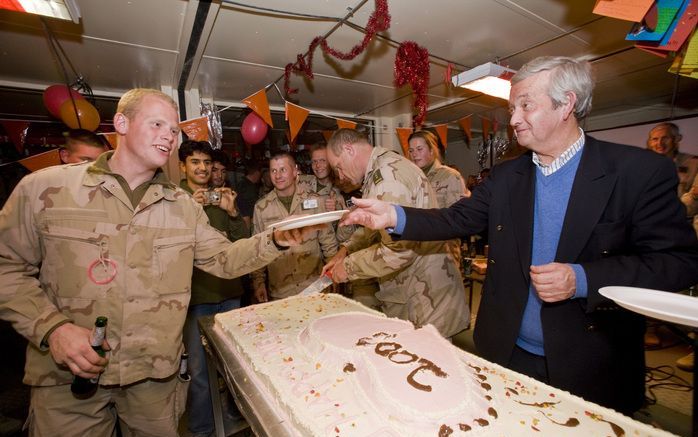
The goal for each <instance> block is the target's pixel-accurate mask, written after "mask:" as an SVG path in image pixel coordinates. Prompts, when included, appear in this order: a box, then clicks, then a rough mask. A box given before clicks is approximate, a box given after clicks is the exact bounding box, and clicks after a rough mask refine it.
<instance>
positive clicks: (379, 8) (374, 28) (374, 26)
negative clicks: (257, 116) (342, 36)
mask: <svg viewBox="0 0 698 437" xmlns="http://www.w3.org/2000/svg"><path fill="white" fill-rule="evenodd" d="M389 28H390V14H389V12H388V0H376V7H375V9H374V11H373V13H372V14H371V16H370V17H369V19H368V22H367V24H366V33H365V34H364V39H363V40H362V41H361V43H359V44H357V45H355V46H354V47H352V49H351V50H350V51H349V52H347V53H343V52H340V51H338V50H335V49H333V48H332V47H330V46H329V45H328V44H327V40H326V38H325V37H322V36H318V37H315V38H314V39H313V40H312V41H311V42H310V45H309V46H308V51H307V52H306V53H305V54H298V55H297V57H296V62H295V63H289V64H287V65H286V67H285V68H284V93H285V95H286V97H288V96H290V95H291V94H295V93H297V92H298V89H297V88H291V85H290V81H291V72H293V73H297V74H298V73H301V74H303V76H305V77H306V78H308V79H311V80H312V79H313V55H314V53H315V49H316V48H317V46H318V45H320V46H321V48H322V51H323V52H324V53H325V54H327V55H330V56H334V57H335V58H337V59H341V60H343V61H348V60H352V59H354V58H355V57H357V56H358V55H359V54H361V53H363V52H364V51H365V50H366V47H368V43H369V42H371V40H372V39H373V37H374V36H375V35H376V33H378V32H383V31H385V30H388V29H389ZM306 58H307V59H306Z"/></svg>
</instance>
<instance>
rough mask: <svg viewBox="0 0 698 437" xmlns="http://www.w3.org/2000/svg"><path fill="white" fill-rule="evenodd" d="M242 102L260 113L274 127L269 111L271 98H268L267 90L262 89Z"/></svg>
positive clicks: (256, 112)
mask: <svg viewBox="0 0 698 437" xmlns="http://www.w3.org/2000/svg"><path fill="white" fill-rule="evenodd" d="M242 103H244V104H245V105H247V107H248V108H250V109H251V110H253V111H254V112H255V114H257V115H259V116H260V118H261V119H262V120H264V122H265V123H266V124H268V125H269V127H274V123H272V121H271V112H270V111H269V100H267V90H266V89H261V90H259V91H257V92H256V93H254V94H252V95H251V96H249V97H245V98H244V99H242Z"/></svg>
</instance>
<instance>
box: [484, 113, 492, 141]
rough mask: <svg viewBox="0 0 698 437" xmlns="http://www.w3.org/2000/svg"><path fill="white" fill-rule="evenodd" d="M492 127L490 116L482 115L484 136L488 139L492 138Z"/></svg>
mask: <svg viewBox="0 0 698 437" xmlns="http://www.w3.org/2000/svg"><path fill="white" fill-rule="evenodd" d="M491 129H492V122H491V121H490V119H489V118H485V117H482V138H484V139H485V141H487V140H488V139H489V138H490V131H491Z"/></svg>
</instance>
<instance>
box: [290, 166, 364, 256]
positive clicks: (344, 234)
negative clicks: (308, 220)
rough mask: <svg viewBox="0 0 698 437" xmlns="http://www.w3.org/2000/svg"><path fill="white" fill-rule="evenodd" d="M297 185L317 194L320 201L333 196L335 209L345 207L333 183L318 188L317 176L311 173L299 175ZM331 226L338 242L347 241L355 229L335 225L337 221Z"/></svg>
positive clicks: (307, 191)
mask: <svg viewBox="0 0 698 437" xmlns="http://www.w3.org/2000/svg"><path fill="white" fill-rule="evenodd" d="M297 187H298V190H299V191H303V192H304V193H308V194H310V195H313V196H318V197H319V198H320V201H321V202H324V201H325V199H327V198H329V197H334V199H335V204H334V210H335V211H339V210H342V209H347V203H346V202H345V201H344V197H343V196H342V192H341V191H340V190H339V188H337V187H335V186H334V185H325V186H323V187H322V188H320V189H318V181H317V177H315V176H313V175H305V174H302V175H299V176H298V185H297ZM332 226H333V227H334V229H335V235H336V236H337V241H338V242H339V243H343V242H345V241H347V240H348V239H349V237H351V234H353V233H354V230H356V226H337V222H335V223H332Z"/></svg>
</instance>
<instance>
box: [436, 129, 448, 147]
mask: <svg viewBox="0 0 698 437" xmlns="http://www.w3.org/2000/svg"><path fill="white" fill-rule="evenodd" d="M434 129H435V130H436V133H437V134H439V139H440V140H441V144H443V146H444V150H446V148H447V147H448V125H447V124H437V125H435V126H434Z"/></svg>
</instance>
